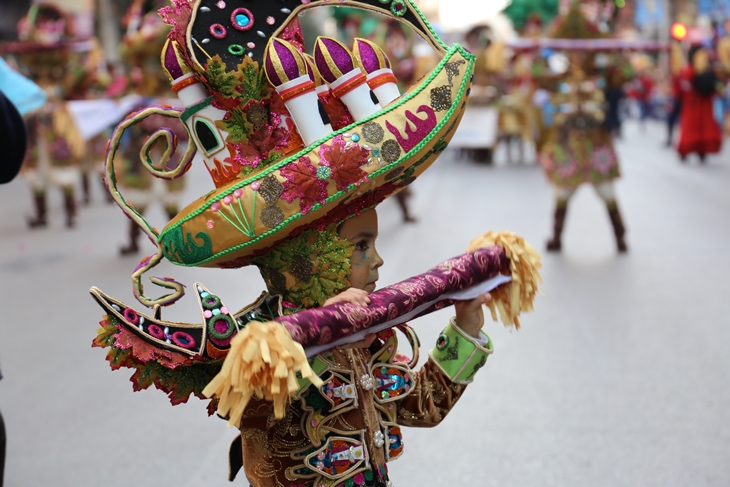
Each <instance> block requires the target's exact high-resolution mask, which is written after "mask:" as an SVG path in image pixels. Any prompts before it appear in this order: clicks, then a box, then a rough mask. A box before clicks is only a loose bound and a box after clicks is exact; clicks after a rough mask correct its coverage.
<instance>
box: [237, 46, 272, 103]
mask: <svg viewBox="0 0 730 487" xmlns="http://www.w3.org/2000/svg"><path fill="white" fill-rule="evenodd" d="M238 81H239V87H238V90H239V98H240V99H241V104H242V105H246V104H247V103H248V102H249V101H251V100H266V99H268V98H271V86H270V85H269V80H268V79H267V78H266V73H265V72H264V70H263V69H260V68H259V63H258V62H257V61H254V60H253V59H251V58H249V57H245V58H244V59H243V62H242V63H241V64H239V65H238Z"/></svg>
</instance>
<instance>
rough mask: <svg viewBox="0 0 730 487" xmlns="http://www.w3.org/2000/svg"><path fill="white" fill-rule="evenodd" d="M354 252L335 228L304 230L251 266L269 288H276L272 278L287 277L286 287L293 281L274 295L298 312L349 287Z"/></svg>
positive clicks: (334, 225)
mask: <svg viewBox="0 0 730 487" xmlns="http://www.w3.org/2000/svg"><path fill="white" fill-rule="evenodd" d="M354 248H355V245H354V244H352V243H350V242H349V241H348V240H347V239H344V238H340V237H339V236H338V235H337V225H336V224H332V225H330V226H328V227H327V228H326V229H325V230H324V231H319V230H317V229H311V230H307V231H305V232H303V233H302V234H301V235H300V236H298V237H296V238H293V239H291V240H288V241H286V242H284V243H282V244H279V245H277V246H276V247H275V248H273V249H272V250H270V251H268V252H267V253H266V254H264V255H262V256H261V257H258V258H256V259H255V260H254V263H255V264H256V265H257V266H258V267H259V269H260V270H261V274H262V275H263V277H264V280H266V282H267V285H268V286H269V288H272V286H273V287H274V288H276V285H275V282H276V279H275V277H274V276H277V275H278V276H282V275H285V274H286V275H288V276H291V277H290V278H289V279H287V283H288V282H291V280H293V281H294V284H293V285H288V288H287V289H276V292H280V293H282V294H283V297H284V299H285V300H286V301H291V302H293V303H297V304H298V305H300V306H301V307H302V308H313V307H317V306H322V305H323V304H324V302H325V301H326V300H327V299H328V298H330V297H331V296H334V295H335V294H337V293H339V292H341V291H343V290H345V289H347V288H349V287H350V282H349V275H350V257H352V252H353V250H354ZM302 268H304V269H305V270H304V271H302Z"/></svg>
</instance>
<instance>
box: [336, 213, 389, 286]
mask: <svg viewBox="0 0 730 487" xmlns="http://www.w3.org/2000/svg"><path fill="white" fill-rule="evenodd" d="M339 235H340V237H342V238H346V239H347V240H349V241H350V242H351V243H353V244H355V251H354V252H353V254H352V258H351V259H350V263H351V268H350V277H349V280H350V285H351V286H352V287H354V288H356V289H362V290H364V291H367V292H369V293H371V292H373V291H374V290H375V286H376V284H375V283H376V281H377V280H378V277H379V276H378V269H379V268H380V266H382V265H383V259H382V258H381V257H380V255H379V254H378V251H377V250H376V249H375V240H376V239H377V238H378V214H377V213H376V212H375V210H368V211H364V212H363V213H361V214H360V215H358V216H355V217H353V218H350V219H349V220H347V221H346V222H345V223H343V224H342V227H341V228H340V231H339Z"/></svg>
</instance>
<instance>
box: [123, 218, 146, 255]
mask: <svg viewBox="0 0 730 487" xmlns="http://www.w3.org/2000/svg"><path fill="white" fill-rule="evenodd" d="M141 230H142V229H141V228H140V227H139V225H137V224H136V223H135V222H133V221H132V220H129V245H127V246H126V247H122V248H120V249H119V253H120V254H121V255H132V254H136V253H137V252H139V246H138V245H137V241H138V240H139V235H140V233H142V232H141Z"/></svg>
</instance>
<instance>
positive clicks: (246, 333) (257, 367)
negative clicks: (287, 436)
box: [203, 321, 322, 428]
mask: <svg viewBox="0 0 730 487" xmlns="http://www.w3.org/2000/svg"><path fill="white" fill-rule="evenodd" d="M297 372H300V373H301V376H302V377H303V378H305V379H309V381H310V382H311V383H312V384H314V385H315V386H317V387H320V386H321V385H322V381H321V380H320V378H319V377H317V375H316V374H315V373H314V372H313V371H312V369H311V367H310V366H309V362H307V356H306V355H305V353H304V349H303V348H302V346H301V345H300V344H298V343H297V342H295V341H294V340H293V339H292V337H291V335H289V332H288V331H287V330H286V328H284V326H283V325H282V324H281V323H277V322H275V321H269V322H266V323H261V322H257V321H254V322H250V323H248V324H247V325H246V327H245V328H244V329H242V330H241V331H240V332H239V333H238V335H236V337H235V338H233V340H232V341H231V349H230V350H229V352H228V355H227V356H226V359H225V360H224V362H223V368H222V369H221V371H220V372H219V373H218V375H216V376H215V377H214V378H213V380H212V381H210V383H209V384H208V385H207V386H206V387H205V389H203V394H204V395H205V396H206V397H211V396H214V395H215V396H217V397H218V400H219V402H218V414H220V415H221V416H222V417H224V418H225V417H228V425H229V426H232V427H236V428H237V427H238V426H239V424H240V422H241V417H242V416H243V411H244V410H245V409H246V405H248V403H249V401H250V400H251V398H252V397H253V396H254V395H255V396H256V397H258V398H261V399H266V400H268V401H272V402H273V403H274V415H275V416H276V418H278V419H280V418H283V417H284V412H285V409H286V405H287V402H288V401H289V397H290V396H292V395H294V394H295V393H296V392H297V391H298V390H299V388H300V385H299V380H298V379H297Z"/></svg>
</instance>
